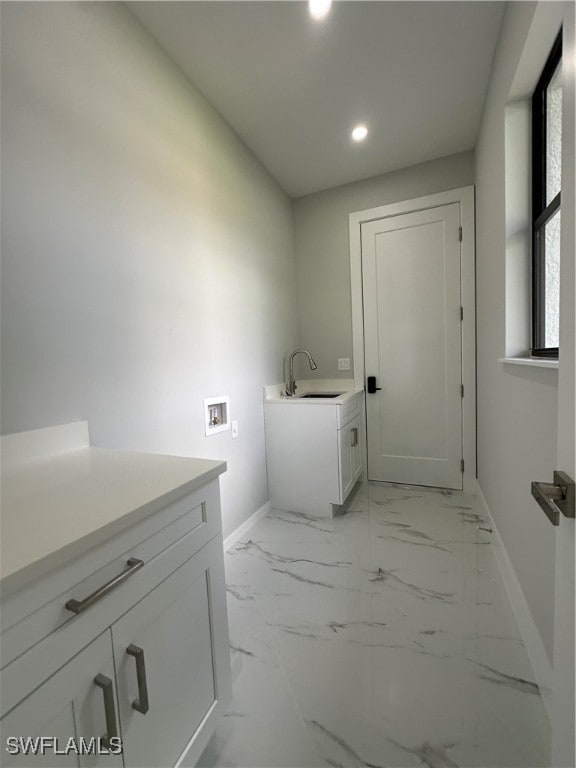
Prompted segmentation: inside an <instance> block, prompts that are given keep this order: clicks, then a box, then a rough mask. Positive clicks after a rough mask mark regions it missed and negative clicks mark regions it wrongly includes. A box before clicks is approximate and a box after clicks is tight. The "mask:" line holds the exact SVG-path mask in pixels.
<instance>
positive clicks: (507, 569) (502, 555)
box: [477, 484, 552, 721]
mask: <svg viewBox="0 0 576 768" xmlns="http://www.w3.org/2000/svg"><path fill="white" fill-rule="evenodd" d="M477 497H478V502H479V513H480V514H481V515H482V516H483V517H484V518H485V519H486V522H488V523H489V525H490V527H491V528H492V531H493V532H492V537H491V543H492V551H493V552H494V557H495V558H496V562H497V563H498V568H499V569H500V574H501V576H502V580H503V581H504V586H505V587H506V592H507V594H508V599H509V600H510V604H511V606H512V610H513V611H514V616H515V617H516V621H517V623H518V628H519V629H520V634H521V636H522V641H523V642H524V646H525V648H526V652H527V653H528V658H529V659H530V664H531V665H532V670H533V672H534V677H535V678H536V683H537V684H538V687H539V688H540V695H541V696H542V700H543V702H544V706H545V708H546V712H547V714H548V719H549V720H550V721H552V711H551V704H552V665H551V663H550V660H549V658H548V654H547V653H546V648H545V647H544V643H543V642H542V637H541V636H540V632H539V631H538V627H537V626H536V622H535V621H534V617H533V616H532V612H531V610H530V607H529V606H528V603H527V601H526V598H525V597H524V593H523V591H522V587H521V586H520V582H519V581H518V577H517V576H516V571H515V570H514V566H513V565H512V562H511V560H510V557H509V556H508V552H507V551H506V547H505V546H504V542H503V541H502V538H501V536H500V533H499V531H498V528H497V526H496V523H495V522H494V518H493V517H492V514H491V512H490V509H489V507H488V504H487V502H486V498H485V496H484V494H483V493H482V489H481V488H480V485H479V484H478V486H477Z"/></svg>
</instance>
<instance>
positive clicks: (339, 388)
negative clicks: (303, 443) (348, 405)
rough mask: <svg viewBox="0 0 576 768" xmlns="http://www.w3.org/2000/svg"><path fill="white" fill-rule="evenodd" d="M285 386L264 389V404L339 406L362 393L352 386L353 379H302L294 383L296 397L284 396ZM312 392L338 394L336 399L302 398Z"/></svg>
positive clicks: (362, 390)
mask: <svg viewBox="0 0 576 768" xmlns="http://www.w3.org/2000/svg"><path fill="white" fill-rule="evenodd" d="M285 390H286V384H271V385H270V386H268V387H264V403H265V404H269V403H275V404H280V405H299V406H301V405H311V404H313V405H341V404H342V403H345V402H347V401H348V400H350V399H351V398H352V397H354V396H355V395H358V394H360V393H361V392H364V388H363V387H357V386H355V385H354V381H353V379H302V380H298V381H297V382H296V395H295V396H294V397H288V395H286V394H285ZM314 392H330V393H333V392H338V393H341V394H339V395H338V397H319V398H313V397H304V398H303V397H302V395H305V394H307V393H314Z"/></svg>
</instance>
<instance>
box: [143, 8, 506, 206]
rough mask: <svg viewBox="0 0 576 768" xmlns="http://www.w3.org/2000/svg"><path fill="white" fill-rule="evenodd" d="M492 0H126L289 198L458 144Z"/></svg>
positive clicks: (483, 62)
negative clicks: (323, 10) (355, 130)
mask: <svg viewBox="0 0 576 768" xmlns="http://www.w3.org/2000/svg"><path fill="white" fill-rule="evenodd" d="M504 6H505V3H503V2H483V1H482V2H469V1H468V0H461V1H456V2H434V1H433V0H426V1H425V2H409V1H403V2H383V1H378V0H377V1H373V2H362V1H361V0H347V1H343V0H340V2H335V3H334V4H333V6H332V9H331V11H330V13H329V15H328V16H327V17H326V18H325V19H324V20H321V21H319V20H314V19H312V18H311V17H310V15H309V13H308V8H307V3H305V2H302V1H301V0H300V1H297V0H287V1H286V2H273V1H272V2H268V1H267V0H261V1H259V2H248V1H246V2H244V1H240V0H234V1H233V2H215V1H212V2H186V1H184V2H153V1H152V2H130V3H128V7H129V8H130V9H131V11H132V12H133V13H134V14H135V15H136V16H137V17H138V18H139V19H140V21H141V22H142V23H143V24H144V26H145V27H146V28H147V29H148V30H149V31H150V33H151V34H152V35H153V36H154V37H155V38H156V40H157V41H158V42H159V43H160V45H161V46H162V47H163V48H164V49H165V50H166V52H167V53H168V54H169V55H170V57H171V58H172V60H173V61H175V62H176V63H177V64H178V66H179V67H180V68H181V69H182V70H183V71H184V72H185V73H186V74H187V75H188V76H189V78H190V79H191V80H192V82H193V83H194V84H195V85H196V86H197V87H198V88H199V89H200V91H201V92H202V93H203V94H204V95H205V96H206V98H207V99H208V101H209V102H210V103H211V104H212V105H213V106H214V107H215V108H216V109H217V110H218V112H220V114H221V115H222V116H223V117H224V118H225V120H226V121H227V122H228V123H229V124H230V125H231V126H232V128H233V129H234V130H235V131H236V132H237V134H238V135H239V136H240V137H241V138H242V139H243V141H244V142H245V143H246V144H247V145H248V146H249V147H250V149H251V150H252V152H253V153H254V154H255V155H256V156H257V157H258V158H259V160H260V161H261V162H262V163H263V164H264V165H265V166H266V168H268V170H269V171H270V173H271V174H272V175H273V176H274V177H275V178H276V180H277V181H278V182H279V183H280V185H281V186H282V187H283V188H284V189H285V190H286V192H287V193H288V194H289V195H290V196H291V197H300V196H302V195H305V194H308V193H312V192H316V191H319V190H321V189H326V188H329V187H333V186H337V185H340V184H345V183H348V182H351V181H357V180H359V179H364V178H368V177H370V176H376V175H378V174H381V173H385V172H388V171H392V170H395V169H398V168H404V167H406V166H409V165H414V164H416V163H420V162H425V161H427V160H432V159H435V158H438V157H444V156H446V155H451V154H454V153H457V152H463V151H466V150H470V149H472V148H473V147H474V145H475V142H476V136H477V133H478V127H479V122H480V117H481V112H482V106H483V103H484V96H485V93H486V87H487V83H488V78H489V74H490V68H491V65H492V58H493V55H494V49H495V46H496V42H497V38H498V33H499V30H500V24H501V21H502V14H503V10H504ZM359 122H363V123H365V124H366V125H367V126H368V128H369V130H370V133H369V136H368V138H367V139H366V140H365V141H364V142H362V143H359V144H356V143H354V142H352V141H351V140H350V131H351V129H352V127H353V126H354V125H355V124H356V123H359Z"/></svg>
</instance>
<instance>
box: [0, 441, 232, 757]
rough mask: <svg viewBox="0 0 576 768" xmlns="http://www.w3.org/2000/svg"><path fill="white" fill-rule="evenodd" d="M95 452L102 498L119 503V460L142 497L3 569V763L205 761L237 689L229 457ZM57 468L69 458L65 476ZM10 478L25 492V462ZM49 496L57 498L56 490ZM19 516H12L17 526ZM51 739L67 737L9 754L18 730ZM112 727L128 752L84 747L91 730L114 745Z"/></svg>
mask: <svg viewBox="0 0 576 768" xmlns="http://www.w3.org/2000/svg"><path fill="white" fill-rule="evenodd" d="M87 450H90V449H87ZM90 453H91V461H90V462H88V463H89V464H90V466H91V471H90V472H89V473H88V474H86V473H84V472H80V473H77V477H79V476H80V475H81V476H82V480H81V484H82V483H84V485H85V486H86V483H87V482H88V480H87V478H90V480H89V482H88V486H89V487H90V490H91V493H92V494H96V495H98V493H99V492H100V491H99V490H98V489H104V490H103V495H102V497H101V498H102V500H103V501H105V502H106V507H107V510H108V512H107V513H106V514H109V506H110V505H112V506H114V504H113V502H112V501H111V497H110V494H111V492H112V491H113V489H114V486H115V484H116V483H117V482H118V481H119V479H118V477H116V478H115V479H114V477H113V474H114V472H116V471H118V470H120V471H121V474H122V475H123V478H124V479H123V480H122V481H120V485H121V487H122V488H123V489H124V490H126V485H127V484H128V485H129V484H130V483H134V488H135V489H136V490H135V492H134V494H133V495H132V498H133V502H134V503H137V506H133V502H130V504H128V507H127V506H126V503H127V499H126V497H125V498H124V499H123V501H122V504H121V507H122V509H124V511H125V514H124V515H121V516H120V517H118V516H115V515H112V517H111V518H110V519H108V520H107V523H106V525H104V526H103V527H102V525H100V524H99V523H98V521H92V522H89V521H88V518H87V525H89V526H91V527H92V528H93V530H92V531H91V532H90V533H87V534H86V535H85V536H84V537H83V538H82V539H81V540H74V538H73V536H71V540H70V541H69V543H68V544H67V546H66V547H64V548H62V549H60V550H57V551H52V549H53V543H52V544H48V545H46V554H45V557H44V558H42V559H40V560H34V559H33V560H30V561H25V560H22V561H21V562H20V563H18V562H16V561H15V560H14V559H12V560H11V559H10V558H8V566H7V569H11V572H10V571H8V572H4V574H3V579H2V587H3V590H2V617H1V618H2V636H1V640H2V647H1V651H2V655H1V665H2V669H1V672H0V683H1V686H2V688H1V698H0V704H1V715H2V719H1V720H0V731H1V745H0V748H1V750H2V765H3V766H12V765H13V766H22V765H26V766H65V765H68V764H70V765H79V766H96V765H98V766H126V768H128V767H129V766H130V767H131V768H145V766H151V767H153V768H158V767H159V766H173V765H176V764H178V765H183V766H193V765H195V764H196V762H197V760H198V758H199V756H200V754H201V753H202V751H203V749H204V748H205V746H206V744H207V742H208V740H209V738H210V736H211V735H212V733H213V732H214V730H215V727H216V724H217V720H218V719H219V717H220V716H221V715H222V714H223V713H224V711H225V709H226V707H227V706H228V703H229V702H230V699H231V680H230V655H229V639H228V623H227V615H226V601H225V584H224V567H223V548H222V534H221V523H220V495H219V485H218V479H217V478H218V475H219V474H220V473H221V472H222V471H224V469H225V464H224V463H222V462H211V461H200V460H198V461H197V462H196V463H195V464H194V461H195V460H192V459H191V460H188V461H189V462H190V463H189V464H188V465H187V464H186V461H187V460H186V459H175V462H174V463H172V462H171V461H170V460H169V459H170V458H174V457H159V458H160V459H161V460H160V462H159V464H155V462H154V457H153V456H151V455H145V454H141V455H139V454H132V455H130V456H127V455H122V456H120V455H119V454H116V455H113V456H112V455H110V454H108V455H106V453H105V452H98V451H97V450H96V449H94V451H92V450H91V451H90ZM86 458H87V457H86V455H85V454H84V456H83V459H86ZM110 459H111V462H110ZM167 459H168V461H166V460H167ZM79 460H80V461H82V456H81V455H80V453H78V454H76V455H75V456H73V455H72V454H71V455H70V457H68V458H66V457H65V458H63V459H62V461H65V462H66V461H67V462H68V465H69V466H72V465H76V468H78V461H79ZM56 464H58V462H56ZM86 466H87V464H86V463H85V462H84V463H83V467H84V469H85V468H86ZM130 467H131V469H129V468H130ZM58 469H60V470H62V469H63V467H62V466H61V462H60V464H59V467H56V474H58ZM37 470H38V467H36V472H37ZM172 470H175V473H174V472H172ZM187 470H188V471H187ZM110 473H112V474H110ZM24 474H25V472H24ZM47 476H50V473H48V475H47ZM170 476H171V477H170ZM176 476H177V477H176ZM52 477H53V475H52ZM186 477H187V480H185V481H184V482H182V481H183V480H184V478H186ZM106 478H108V480H107V479H106ZM138 478H140V482H135V481H137V480H138ZM7 479H8V486H9V489H8V497H10V490H12V491H14V493H13V494H12V496H13V498H14V499H16V498H20V496H21V494H20V492H19V488H20V485H19V484H21V481H22V480H23V479H24V478H23V476H22V472H21V470H19V471H18V472H17V474H16V475H11V474H10V473H8V478H7ZM36 479H38V474H36ZM175 483H176V484H175ZM11 484H12V488H11V489H10V485H11ZM16 486H18V487H16ZM72 486H74V489H75V491H77V490H78V483H76V482H74V483H71V482H69V483H68V485H67V488H68V493H69V494H71V498H72V499H73V500H74V501H75V502H76V503H77V502H78V498H79V497H78V494H77V493H76V492H74V493H71V490H72ZM22 487H23V486H22ZM52 487H53V489H54V488H58V489H61V488H62V487H63V485H62V483H57V484H56V485H55V486H52ZM159 490H161V491H163V493H162V494H161V495H160V496H159V497H156V496H154V494H155V493H156V492H158V491H159ZM52 493H56V494H57V495H58V494H59V493H60V491H56V490H53V491H52ZM129 495H131V494H129ZM40 498H43V499H44V501H45V502H46V504H47V506H50V490H49V488H48V487H45V493H44V495H42V494H41V495H40V496H38V499H40ZM53 500H54V499H53ZM140 502H144V503H143V504H142V503H140ZM58 503H59V504H61V503H62V498H61V496H59V495H58ZM94 503H95V502H94V498H92V504H94ZM28 508H29V507H28V506H26V509H28ZM127 510H128V511H127ZM20 511H21V510H20ZM93 511H94V510H91V512H93ZM6 514H9V512H8V513H7V512H6V510H5V509H3V518H4V515H6ZM78 514H79V515H81V514H82V511H81V509H79V510H78ZM24 516H25V513H24ZM12 522H13V521H12ZM12 522H11V521H10V520H8V519H7V523H8V529H9V530H11V529H12ZM55 522H57V521H55ZM81 523H82V521H77V529H78V530H80V529H81V528H82V524H81ZM78 530H77V531H76V533H77V532H78ZM23 535H24V537H25V536H26V535H27V534H26V533H25V532H24V533H23ZM21 543H22V542H16V541H15V542H13V544H14V546H16V547H17V546H20V544H21ZM3 544H6V542H3ZM56 555H58V557H56ZM55 560H56V562H58V563H59V564H58V565H54V561H55ZM18 565H20V566H21V567H20V568H17V566H18ZM40 574H41V575H40ZM4 587H5V588H4ZM40 736H44V737H53V738H54V740H55V741H54V743H46V742H45V743H44V745H43V750H42V751H44V755H40V754H38V755H34V754H31V753H29V754H28V755H25V754H22V749H19V750H18V752H19V753H18V754H11V753H13V752H16V747H18V746H20V744H21V742H19V739H24V740H25V739H27V738H28V737H30V738H31V739H32V740H34V739H35V737H40ZM81 737H82V739H83V740H84V741H83V742H82V741H81V740H80V739H81ZM111 737H114V738H116V737H118V738H120V739H121V745H122V749H121V751H119V750H118V749H117V744H116V742H115V740H114V738H112V739H111V742H110V748H109V750H108V752H109V753H108V754H105V753H104V754H93V752H94V749H92V750H88V752H89V753H88V754H80V755H78V754H77V749H78V747H79V746H80V749H82V747H83V744H90V742H91V740H92V739H98V738H100V739H101V741H100V745H101V746H102V745H104V746H105V744H106V739H107V738H111ZM70 739H74V742H73V744H72V745H71V743H70V741H69V740H70ZM102 739H103V741H102ZM33 743H34V744H35V745H37V744H39V742H33ZM29 744H30V742H29ZM7 747H8V749H7ZM55 749H57V750H59V751H58V752H55ZM66 750H68V754H65V753H63V751H64V752H65V751H66ZM103 752H106V749H104V750H103Z"/></svg>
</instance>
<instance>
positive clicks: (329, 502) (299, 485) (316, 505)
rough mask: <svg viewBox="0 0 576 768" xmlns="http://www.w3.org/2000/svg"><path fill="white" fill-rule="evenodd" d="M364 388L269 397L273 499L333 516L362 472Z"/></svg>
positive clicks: (268, 441) (268, 445)
mask: <svg viewBox="0 0 576 768" xmlns="http://www.w3.org/2000/svg"><path fill="white" fill-rule="evenodd" d="M362 402H363V399H362V393H361V392H351V393H346V394H345V395H343V396H342V397H338V398H334V400H333V401H330V400H328V399H322V400H316V399H314V398H310V399H296V398H295V399H293V400H289V399H281V398H275V399H273V400H271V401H268V402H267V401H265V403H264V418H265V428H266V461H267V467H268V490H269V494H270V503H271V505H272V507H274V508H276V509H284V510H291V511H293V512H301V513H303V514H306V513H308V514H312V515H317V516H322V517H330V516H332V514H333V506H334V505H336V506H337V505H341V504H344V502H345V501H346V499H347V497H348V495H349V494H350V491H351V490H352V488H353V487H354V485H355V484H356V482H357V480H358V479H359V477H360V475H361V473H362V453H361V424H362V419H361V404H362Z"/></svg>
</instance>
